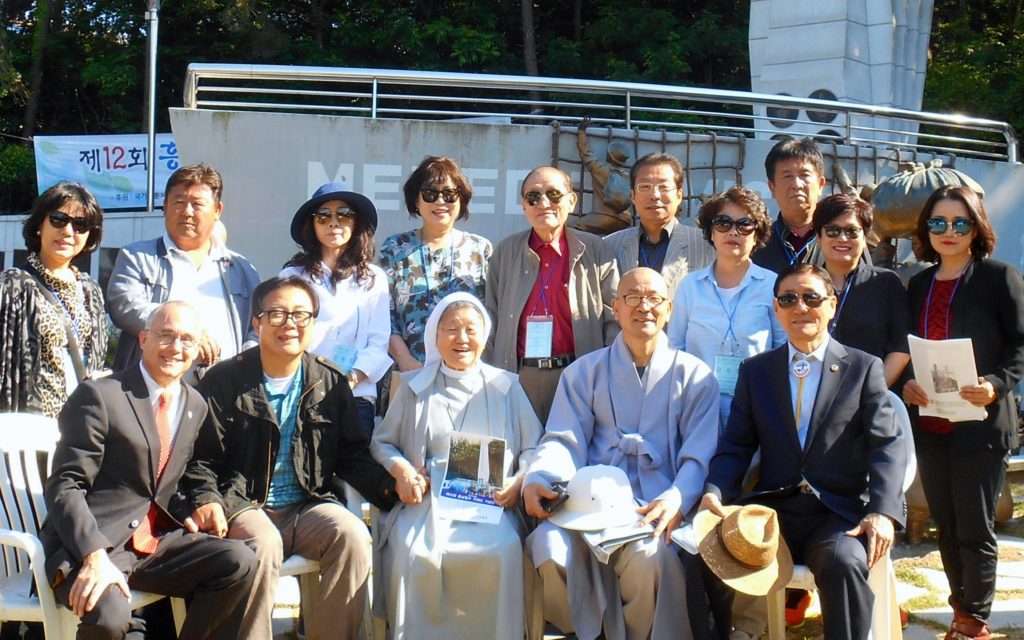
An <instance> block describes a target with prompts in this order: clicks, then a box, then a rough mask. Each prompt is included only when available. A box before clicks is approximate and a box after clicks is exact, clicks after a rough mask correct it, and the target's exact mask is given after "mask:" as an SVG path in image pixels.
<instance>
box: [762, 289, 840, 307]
mask: <svg viewBox="0 0 1024 640" xmlns="http://www.w3.org/2000/svg"><path fill="white" fill-rule="evenodd" d="M831 297H832V296H823V295H821V294H820V293H815V292H814V291H808V292H807V293H801V294H799V295H797V294H795V293H783V294H781V295H777V296H775V299H776V300H778V301H779V306H780V307H782V308H783V309H790V308H792V307H795V306H796V303H797V302H799V301H800V300H801V299H803V301H804V304H805V305H807V308H808V309H817V308H818V307H820V306H821V303H823V302H825V301H826V300H828V299H829V298H831Z"/></svg>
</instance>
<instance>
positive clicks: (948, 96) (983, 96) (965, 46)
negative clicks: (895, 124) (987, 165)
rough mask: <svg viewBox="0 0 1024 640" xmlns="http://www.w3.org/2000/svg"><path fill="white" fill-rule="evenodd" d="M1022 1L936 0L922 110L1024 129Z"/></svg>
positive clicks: (1023, 26) (1023, 28)
mask: <svg viewBox="0 0 1024 640" xmlns="http://www.w3.org/2000/svg"><path fill="white" fill-rule="evenodd" d="M1021 7H1022V2H1021V0H989V1H988V2H966V1H964V0H937V1H936V3H935V15H934V17H933V22H932V36H931V46H930V56H929V57H930V60H929V65H928V74H927V76H926V77H925V91H924V109H926V110H928V111H941V112H948V111H954V112H960V113H968V114H972V115H979V116H984V117H987V118H992V119H994V120H1005V121H1007V122H1009V123H1010V124H1012V125H1013V126H1014V128H1015V129H1016V130H1017V131H1018V135H1019V134H1020V131H1021V130H1022V127H1024V24H1022V16H1021Z"/></svg>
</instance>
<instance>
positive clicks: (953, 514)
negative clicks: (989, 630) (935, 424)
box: [917, 433, 1006, 620]
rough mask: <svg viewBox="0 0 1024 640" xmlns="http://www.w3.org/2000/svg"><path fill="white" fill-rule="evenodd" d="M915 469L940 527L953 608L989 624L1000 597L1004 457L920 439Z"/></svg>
mask: <svg viewBox="0 0 1024 640" xmlns="http://www.w3.org/2000/svg"><path fill="white" fill-rule="evenodd" d="M917 466H918V469H920V471H921V486H922V487H923V488H924V495H925V498H927V500H928V507H929V509H931V512H932V518H934V519H935V524H936V525H938V527H939V554H940V555H941V556H942V568H943V569H944V570H945V572H946V579H947V580H949V590H950V604H952V605H953V606H954V607H956V608H958V609H960V610H961V611H963V612H964V613H967V614H969V615H971V616H974V617H975V618H977V619H979V620H988V617H989V614H991V613H992V600H993V599H994V598H995V595H996V561H997V560H998V548H997V545H996V531H995V526H996V500H997V499H998V498H999V490H1000V489H1002V487H1003V481H1004V480H1005V478H1006V451H1004V450H1001V449H989V450H984V451H962V450H959V449H954V448H953V447H952V446H951V445H950V438H948V437H945V436H941V435H935V434H929V433H922V434H920V435H919V436H918V438H917Z"/></svg>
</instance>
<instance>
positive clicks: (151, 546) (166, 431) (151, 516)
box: [132, 391, 171, 555]
mask: <svg viewBox="0 0 1024 640" xmlns="http://www.w3.org/2000/svg"><path fill="white" fill-rule="evenodd" d="M170 414H171V394H170V392H169V391H164V392H163V393H161V394H160V400H158V401H157V404H156V433H157V436H158V437H159V438H160V463H159V466H158V467H157V470H156V481H157V484H159V483H160V476H162V475H163V473H164V467H166V466H167V459H168V458H170V457H171V415H170ZM159 513H160V511H159V509H158V508H157V506H156V502H155V501H154V502H153V503H151V504H150V505H149V511H148V512H147V513H146V518H145V519H144V520H143V521H142V523H141V524H139V528H138V529H136V530H135V533H133V534H132V547H133V548H134V549H135V550H136V551H138V552H139V553H141V554H144V555H149V554H151V553H153V552H154V551H156V546H157V544H159V543H160V540H159V538H157V537H156V536H154V535H153V532H154V531H155V530H156V518H157V515H159Z"/></svg>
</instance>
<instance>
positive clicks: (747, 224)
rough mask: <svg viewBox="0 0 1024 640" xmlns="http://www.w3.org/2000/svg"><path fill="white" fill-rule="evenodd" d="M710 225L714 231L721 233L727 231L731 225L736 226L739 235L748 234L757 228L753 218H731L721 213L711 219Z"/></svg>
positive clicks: (730, 228)
mask: <svg viewBox="0 0 1024 640" xmlns="http://www.w3.org/2000/svg"><path fill="white" fill-rule="evenodd" d="M711 226H712V228H714V230H715V231H720V232H721V233H729V231H731V230H732V228H733V227H736V233H738V234H740V235H741V236H749V235H750V234H752V233H754V231H755V230H756V229H757V222H755V221H754V219H753V218H746V217H744V218H740V219H738V220H733V219H732V218H730V217H729V216H726V215H721V216H715V217H714V218H712V219H711Z"/></svg>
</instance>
